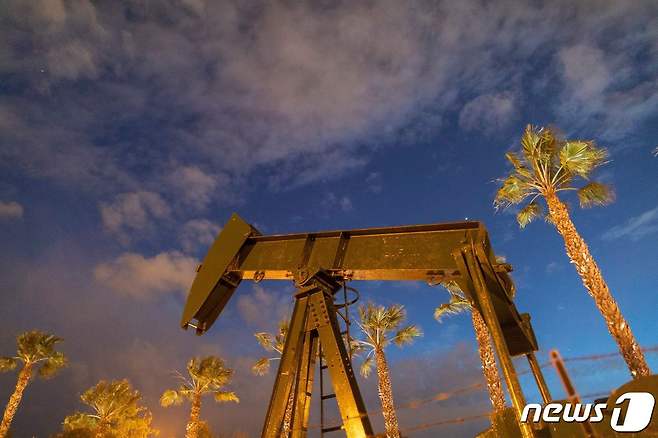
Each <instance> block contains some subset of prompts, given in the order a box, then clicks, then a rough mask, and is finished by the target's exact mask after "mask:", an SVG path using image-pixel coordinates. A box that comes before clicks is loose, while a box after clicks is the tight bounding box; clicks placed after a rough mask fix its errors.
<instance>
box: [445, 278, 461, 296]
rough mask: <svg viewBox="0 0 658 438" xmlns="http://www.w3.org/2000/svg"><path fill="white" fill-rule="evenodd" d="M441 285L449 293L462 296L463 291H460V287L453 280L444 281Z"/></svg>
mask: <svg viewBox="0 0 658 438" xmlns="http://www.w3.org/2000/svg"><path fill="white" fill-rule="evenodd" d="M441 286H443V287H444V288H445V289H446V290H447V291H448V292H449V293H450V295H457V296H462V297H463V296H464V292H463V291H462V288H461V287H460V286H459V284H458V283H457V282H456V281H454V280H450V281H444V282H443V283H441Z"/></svg>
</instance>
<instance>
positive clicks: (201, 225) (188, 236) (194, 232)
mask: <svg viewBox="0 0 658 438" xmlns="http://www.w3.org/2000/svg"><path fill="white" fill-rule="evenodd" d="M221 229H222V227H221V226H219V225H217V224H216V223H214V222H212V221H209V220H208V219H192V220H190V221H187V222H186V223H185V224H184V225H183V227H182V229H181V232H180V234H179V240H180V242H181V245H182V246H183V249H185V250H186V251H187V252H190V253H192V252H195V251H197V250H198V249H200V248H208V247H210V245H211V244H212V243H213V241H214V240H215V238H216V237H217V234H218V233H219V232H220V230H221Z"/></svg>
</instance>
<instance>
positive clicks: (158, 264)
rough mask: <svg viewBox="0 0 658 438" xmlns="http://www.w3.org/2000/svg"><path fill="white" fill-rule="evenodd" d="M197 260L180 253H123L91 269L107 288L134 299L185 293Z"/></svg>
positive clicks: (193, 273)
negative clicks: (147, 254) (151, 255)
mask: <svg viewBox="0 0 658 438" xmlns="http://www.w3.org/2000/svg"><path fill="white" fill-rule="evenodd" d="M198 265H199V261H198V260H197V259H195V258H193V257H190V256H186V255H184V254H181V253H180V252H176V251H170V252H162V253H160V254H157V255H155V256H153V257H150V258H149V257H144V256H143V255H141V254H137V253H132V252H127V253H123V254H121V255H119V256H118V257H117V258H116V259H114V260H112V261H111V262H107V263H100V264H99V265H97V266H96V268H95V269H94V278H95V279H96V281H97V282H99V283H100V284H103V285H105V286H107V287H108V288H109V289H111V290H113V291H115V292H117V293H119V294H124V295H128V296H130V297H133V298H137V299H150V298H155V297H158V296H162V295H166V294H170V293H180V294H185V293H187V291H188V289H189V287H190V285H191V284H192V279H193V278H194V275H195V270H196V267H197V266H198Z"/></svg>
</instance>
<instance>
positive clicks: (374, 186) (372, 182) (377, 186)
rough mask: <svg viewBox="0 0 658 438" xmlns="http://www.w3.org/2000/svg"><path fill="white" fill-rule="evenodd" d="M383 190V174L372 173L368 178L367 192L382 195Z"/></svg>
mask: <svg viewBox="0 0 658 438" xmlns="http://www.w3.org/2000/svg"><path fill="white" fill-rule="evenodd" d="M382 189H383V184H382V176H381V174H380V173H379V172H370V173H369V174H368V176H367V177H366V190H367V191H369V192H372V193H381V192H382Z"/></svg>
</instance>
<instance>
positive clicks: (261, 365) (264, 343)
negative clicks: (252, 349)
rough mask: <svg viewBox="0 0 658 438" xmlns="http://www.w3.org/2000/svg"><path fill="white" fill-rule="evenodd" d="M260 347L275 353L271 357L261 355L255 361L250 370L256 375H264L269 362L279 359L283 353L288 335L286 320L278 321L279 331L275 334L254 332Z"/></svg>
mask: <svg viewBox="0 0 658 438" xmlns="http://www.w3.org/2000/svg"><path fill="white" fill-rule="evenodd" d="M254 336H256V339H257V340H258V343H259V344H260V346H261V347H263V348H264V349H265V351H268V352H270V353H275V354H274V356H272V357H261V358H260V359H258V360H257V361H256V363H255V364H254V366H253V367H251V371H252V372H253V373H254V374H256V375H258V376H264V375H265V374H267V373H268V372H269V371H270V362H272V361H275V360H280V359H281V355H282V354H283V347H284V346H285V344H286V337H287V336H288V321H287V320H285V319H283V320H281V321H280V322H279V332H278V333H277V334H276V335H273V334H271V333H267V332H259V333H254Z"/></svg>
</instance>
